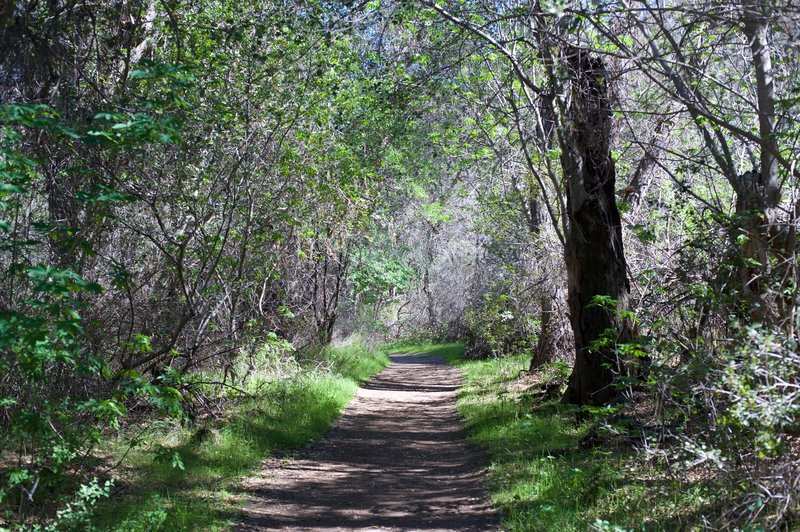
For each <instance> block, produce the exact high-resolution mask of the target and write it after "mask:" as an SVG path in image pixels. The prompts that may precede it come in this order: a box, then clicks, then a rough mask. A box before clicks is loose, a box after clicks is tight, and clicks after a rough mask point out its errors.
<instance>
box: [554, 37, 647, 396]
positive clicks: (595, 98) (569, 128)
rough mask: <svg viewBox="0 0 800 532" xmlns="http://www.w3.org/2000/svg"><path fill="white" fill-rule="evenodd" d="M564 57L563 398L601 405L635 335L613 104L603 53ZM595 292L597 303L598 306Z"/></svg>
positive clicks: (570, 52)
mask: <svg viewBox="0 0 800 532" xmlns="http://www.w3.org/2000/svg"><path fill="white" fill-rule="evenodd" d="M566 59H567V63H568V68H569V69H570V77H571V79H570V82H571V83H570V86H571V91H570V92H571V94H570V101H569V108H568V109H567V112H568V117H569V119H568V120H567V121H565V125H564V126H562V128H561V131H560V133H559V141H560V143H561V165H562V169H563V172H564V180H565V181H566V182H567V186H566V189H567V211H568V216H569V230H568V232H567V235H566V240H567V242H566V265H567V282H568V293H567V297H568V302H569V309H570V320H571V322H572V329H573V332H574V334H575V351H576V352H575V366H574V368H573V371H572V375H571V376H570V379H569V385H568V388H567V392H566V395H565V397H564V400H565V401H567V402H570V403H577V404H605V403H607V402H609V401H610V400H611V399H612V398H613V397H614V396H616V395H617V394H618V392H617V391H616V389H615V388H614V386H613V383H614V378H615V376H616V375H617V374H619V373H620V372H621V371H623V370H624V367H623V361H621V360H620V359H619V356H618V353H617V349H616V347H617V345H618V344H619V343H625V342H628V341H630V340H631V339H632V338H633V336H634V332H633V328H632V325H631V323H630V320H629V319H627V318H626V316H625V311H626V310H627V309H628V293H629V284H628V278H627V271H626V264H625V254H624V253H623V248H622V228H621V223H620V214H619V211H618V210H617V203H616V197H615V188H614V185H615V180H616V172H615V168H614V161H613V159H612V158H611V154H610V149H609V143H610V139H611V109H610V106H609V101H608V87H607V85H606V70H605V65H604V63H603V61H602V59H600V58H597V57H593V56H591V55H589V54H587V53H586V52H584V51H581V50H578V49H577V48H568V49H567V51H566ZM598 296H600V297H601V298H603V299H604V301H603V302H602V303H603V304H597V303H598V301H596V299H597V297H598Z"/></svg>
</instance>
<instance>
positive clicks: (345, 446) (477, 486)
mask: <svg viewBox="0 0 800 532" xmlns="http://www.w3.org/2000/svg"><path fill="white" fill-rule="evenodd" d="M460 379H461V375H460V373H459V372H458V370H457V369H455V368H453V367H451V366H449V365H447V364H445V363H444V361H443V360H442V359H441V358H438V357H434V356H430V355H395V356H392V363H391V365H390V366H389V367H388V368H386V369H385V370H384V371H382V372H381V373H379V374H378V375H377V376H376V377H375V378H374V379H372V380H371V381H370V382H368V383H366V384H365V385H364V386H363V387H362V389H361V390H359V392H358V395H357V396H356V398H355V400H354V401H353V402H352V403H351V404H350V406H349V407H348V408H347V410H346V411H345V413H344V415H343V416H342V417H341V419H340V420H339V421H338V422H337V423H336V425H335V426H334V427H333V429H331V431H330V432H329V433H328V434H327V435H326V436H325V438H324V439H323V440H322V441H321V442H319V443H317V444H315V445H313V446H311V447H309V448H308V449H305V450H303V451H301V452H300V453H298V455H297V456H296V457H295V458H293V459H289V460H271V461H270V463H268V464H267V467H266V468H265V471H264V476H263V477H262V478H258V479H254V480H253V481H252V482H251V485H250V486H248V489H247V491H248V493H249V495H250V498H251V502H250V504H249V507H248V509H247V510H246V512H245V515H244V517H243V518H242V523H241V524H240V525H239V526H238V527H237V528H236V530H243V531H244V530H247V531H250V530H275V529H284V530H358V529H370V530H376V529H378V530H425V531H430V530H458V531H462V530H496V529H497V528H498V527H497V516H496V515H494V514H493V513H492V510H491V509H490V507H489V506H488V504H487V502H486V501H487V494H486V491H485V490H484V488H483V477H482V474H481V472H480V468H481V466H482V465H483V456H482V455H481V454H480V453H479V452H476V451H475V449H472V448H471V447H470V446H469V445H468V444H467V442H466V440H465V436H464V431H463V424H462V423H461V420H460V419H459V418H458V415H457V413H456V409H455V391H456V389H457V388H458V385H459V382H460Z"/></svg>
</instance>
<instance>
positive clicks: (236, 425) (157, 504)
mask: <svg viewBox="0 0 800 532" xmlns="http://www.w3.org/2000/svg"><path fill="white" fill-rule="evenodd" d="M387 364H388V356H387V355H386V353H385V352H383V351H378V350H371V349H368V348H366V347H364V346H361V345H357V344H353V345H346V346H341V347H331V348H328V349H326V350H325V351H324V352H323V353H322V354H320V355H315V356H314V357H308V359H303V358H302V357H297V358H291V359H287V360H286V361H285V362H284V366H291V370H290V371H288V370H286V367H283V368H281V367H277V366H276V365H275V364H272V366H271V369H270V370H269V371H262V372H261V373H258V372H256V373H255V374H254V375H253V376H251V378H250V379H249V381H248V386H247V390H246V391H247V392H250V396H249V397H248V398H247V399H244V400H240V401H237V402H236V404H235V406H232V407H230V408H229V409H228V410H227V411H226V412H225V413H224V415H222V416H218V417H217V418H216V419H209V420H206V421H204V422H202V423H195V424H193V425H192V426H191V427H185V426H181V425H179V424H177V423H175V422H170V421H160V422H153V423H150V424H149V425H147V427H146V428H145V429H144V431H143V432H141V433H139V434H136V435H135V436H134V435H132V434H133V432H131V431H129V433H128V435H127V437H125V438H119V439H118V440H116V441H115V442H114V445H113V447H112V449H111V450H110V457H109V460H110V461H112V460H120V459H121V458H123V456H124V458H125V459H124V461H123V462H122V463H123V464H124V465H123V467H124V469H122V470H120V471H119V473H118V474H117V476H118V477H119V478H118V479H117V483H116V487H117V488H116V489H117V492H116V493H113V494H112V496H111V497H110V499H109V500H108V501H106V502H104V503H102V504H101V505H100V507H99V508H98V512H97V517H96V526H97V528H98V529H100V530H120V531H126V532H127V531H131V532H133V531H155V530H199V529H202V530H224V529H227V528H228V527H229V526H230V524H231V523H232V522H234V521H235V520H236V518H237V517H238V512H239V509H240V508H241V507H242V505H243V504H244V502H245V499H244V494H243V493H242V488H241V481H242V479H243V478H244V477H246V476H247V475H249V474H251V473H253V472H254V471H256V470H257V468H258V467H259V464H260V463H261V462H262V461H263V460H264V459H265V458H267V457H268V456H270V455H273V454H275V453H280V452H283V451H287V450H290V449H293V448H297V447H300V446H302V445H304V444H306V443H308V442H309V441H310V440H313V439H316V438H318V437H320V436H321V435H322V434H323V433H324V432H325V431H326V430H327V429H328V427H329V426H330V425H331V423H332V422H333V421H334V420H335V419H336V417H338V415H339V414H340V413H341V411H342V410H343V408H344V407H345V405H346V404H347V403H348V402H349V401H350V400H351V399H352V397H353V395H354V394H355V392H356V390H357V389H358V385H359V383H360V382H361V381H364V380H366V379H368V378H370V377H371V376H372V375H374V374H375V373H377V372H378V371H379V370H380V369H382V368H383V367H385V366H386V365H387ZM131 439H133V442H132V441H131ZM131 443H133V444H134V446H133V447H131Z"/></svg>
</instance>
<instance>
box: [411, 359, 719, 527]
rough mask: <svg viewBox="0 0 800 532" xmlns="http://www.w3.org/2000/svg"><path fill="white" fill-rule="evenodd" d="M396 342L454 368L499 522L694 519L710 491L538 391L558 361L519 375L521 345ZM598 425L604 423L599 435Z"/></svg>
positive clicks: (710, 499) (559, 372)
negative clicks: (481, 352)
mask: <svg viewBox="0 0 800 532" xmlns="http://www.w3.org/2000/svg"><path fill="white" fill-rule="evenodd" d="M399 347H400V348H402V349H404V350H409V351H410V350H414V351H422V352H427V353H431V354H437V355H440V356H442V357H444V358H446V359H447V360H448V362H449V363H451V364H453V365H455V366H456V367H458V368H459V369H460V370H461V371H462V373H463V375H464V382H463V385H462V387H461V388H460V390H459V394H458V410H459V412H460V414H461V415H462V417H463V419H464V421H465V423H466V426H467V431H468V434H469V437H470V440H471V441H472V442H473V443H474V444H477V445H478V446H480V447H482V448H483V449H485V450H486V452H487V454H488V455H489V460H490V466H489V468H488V478H487V483H488V488H489V491H490V494H491V498H492V503H493V505H494V506H495V507H497V508H498V509H499V510H500V511H501V512H502V514H503V523H502V526H503V528H504V529H506V530H510V531H544V530H553V531H559V532H560V531H570V530H575V531H583V530H679V529H680V530H685V529H693V528H694V527H697V528H702V526H701V523H702V521H701V519H702V517H701V516H702V515H703V513H704V511H705V510H706V509H707V508H708V507H709V506H710V505H713V504H714V503H715V496H718V494H717V493H716V492H715V491H714V489H713V488H712V487H711V486H710V485H709V484H708V483H706V482H703V481H702V480H698V479H687V478H683V477H673V476H670V475H668V474H666V471H665V469H664V468H662V467H660V466H659V465H658V464H657V463H655V462H654V461H653V460H648V459H646V458H645V456H646V453H642V452H640V451H641V450H642V449H641V448H640V447H638V446H639V442H638V440H637V438H636V437H631V436H630V434H625V430H624V428H622V427H619V426H617V427H615V426H613V425H608V424H605V425H604V424H602V423H599V422H598V418H597V417H594V418H592V417H590V418H589V419H586V418H585V417H583V416H578V415H577V414H578V411H577V409H576V407H573V406H571V405H565V404H561V403H560V402H559V398H558V397H555V398H552V399H549V400H545V401H542V397H541V395H542V394H541V393H535V392H536V391H538V390H542V389H546V384H547V383H548V382H550V381H555V380H557V379H560V378H563V368H560V367H559V366H558V365H551V366H548V367H546V368H544V370H543V371H542V372H540V373H538V374H537V375H536V376H533V377H531V376H527V377H523V378H520V375H521V374H523V373H524V372H522V370H524V369H526V368H527V365H528V362H529V358H528V357H527V356H525V355H514V356H506V357H501V358H490V359H485V360H465V359H463V358H462V356H463V345H461V344H446V345H433V344H428V345H423V346H399ZM579 419H580V420H581V421H578V420H579ZM598 427H604V428H605V429H606V431H607V436H603V437H600V438H599V439H600V440H601V442H600V443H597V441H596V440H597V439H598V436H597V429H598ZM615 430H618V431H619V434H616V435H615V434H610V433H613V432H614V431H615ZM609 431H610V432H609Z"/></svg>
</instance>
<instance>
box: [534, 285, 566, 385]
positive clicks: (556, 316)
mask: <svg viewBox="0 0 800 532" xmlns="http://www.w3.org/2000/svg"><path fill="white" fill-rule="evenodd" d="M539 303H540V305H541V307H540V308H541V315H540V321H539V323H540V326H539V339H538V340H537V341H536V347H535V348H534V351H533V356H532V357H531V364H530V367H529V368H528V371H535V370H536V369H538V368H539V367H541V366H542V365H544V364H547V363H548V362H552V361H553V360H556V359H559V358H560V359H564V358H568V357H569V353H570V351H571V349H572V340H571V338H570V335H569V328H570V325H569V323H567V316H566V314H567V313H566V312H565V309H564V306H565V305H564V290H563V289H562V288H554V289H553V290H547V291H545V292H544V293H542V295H541V297H540V299H539Z"/></svg>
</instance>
